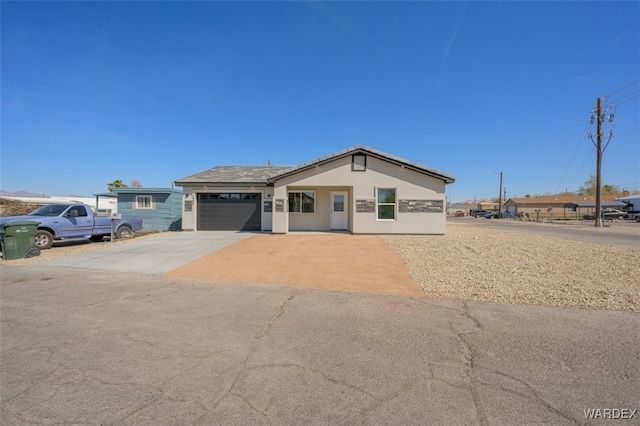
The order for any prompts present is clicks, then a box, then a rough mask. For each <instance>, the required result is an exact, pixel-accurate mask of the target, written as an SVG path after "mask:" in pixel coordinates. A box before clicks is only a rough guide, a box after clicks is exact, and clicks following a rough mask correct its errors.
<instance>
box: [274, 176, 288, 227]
mask: <svg viewBox="0 0 640 426" xmlns="http://www.w3.org/2000/svg"><path fill="white" fill-rule="evenodd" d="M288 206H289V201H288V199H287V187H286V185H283V186H275V187H274V191H273V219H272V220H273V222H272V228H271V229H272V231H271V232H273V233H274V234H286V233H287V232H289V212H288V210H289V208H288Z"/></svg>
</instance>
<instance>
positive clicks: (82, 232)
mask: <svg viewBox="0 0 640 426" xmlns="http://www.w3.org/2000/svg"><path fill="white" fill-rule="evenodd" d="M24 220H28V221H32V222H37V223H38V230H37V231H36V234H35V244H36V247H38V248H39V249H41V250H43V249H48V248H49V247H51V245H52V244H53V242H54V240H65V239H77V238H86V239H91V240H92V241H100V240H102V239H103V238H104V237H105V236H107V235H111V228H112V226H113V229H114V231H115V237H116V238H126V237H128V236H131V235H133V233H134V232H136V231H139V230H140V229H142V218H141V217H138V216H122V217H121V218H119V219H112V218H110V217H108V216H95V215H94V213H93V210H91V207H89V206H88V205H86V204H49V205H46V206H42V207H40V208H39V209H37V210H34V211H32V212H31V213H29V214H28V215H26V216H12V217H3V218H0V224H4V223H7V222H14V221H24Z"/></svg>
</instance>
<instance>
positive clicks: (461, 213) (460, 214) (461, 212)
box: [456, 210, 464, 217]
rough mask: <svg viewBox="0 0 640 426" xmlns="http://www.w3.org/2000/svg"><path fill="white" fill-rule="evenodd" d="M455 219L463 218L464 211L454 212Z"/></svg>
mask: <svg viewBox="0 0 640 426" xmlns="http://www.w3.org/2000/svg"><path fill="white" fill-rule="evenodd" d="M456 217H464V211H463V210H458V211H456Z"/></svg>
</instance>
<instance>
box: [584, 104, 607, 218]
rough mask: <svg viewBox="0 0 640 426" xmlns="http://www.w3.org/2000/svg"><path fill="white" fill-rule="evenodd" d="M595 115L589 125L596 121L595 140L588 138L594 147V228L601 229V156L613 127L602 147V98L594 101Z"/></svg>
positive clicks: (603, 117)
mask: <svg viewBox="0 0 640 426" xmlns="http://www.w3.org/2000/svg"><path fill="white" fill-rule="evenodd" d="M595 113H596V115H595V117H594V116H593V115H592V116H591V123H592V124H593V120H594V119H595V120H596V140H595V141H594V140H593V135H591V133H590V134H589V136H590V137H591V142H593V143H594V145H595V146H596V228H602V154H603V152H604V150H605V149H606V148H607V146H609V142H611V137H612V136H613V127H612V128H611V131H609V133H608V136H609V140H608V141H607V144H606V145H605V146H604V148H603V147H602V136H603V131H602V123H603V122H604V119H605V116H604V114H603V112H602V98H598V99H597V100H596V111H595ZM608 118H609V123H612V122H613V114H609V117H608Z"/></svg>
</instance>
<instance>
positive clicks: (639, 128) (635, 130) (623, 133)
mask: <svg viewBox="0 0 640 426" xmlns="http://www.w3.org/2000/svg"><path fill="white" fill-rule="evenodd" d="M638 130H640V127H638V128H637V129H633V130H627V131H626V132H622V133H616V134H615V135H612V136H611V137H612V138H615V137H617V136H622V135H626V134H627V133H633V132H637V131H638Z"/></svg>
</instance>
